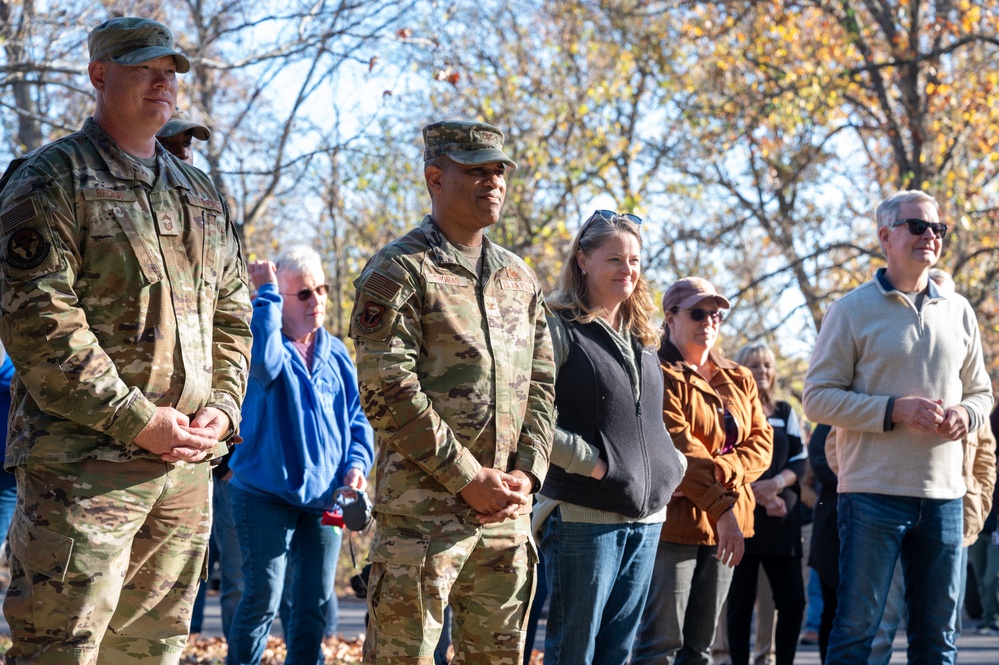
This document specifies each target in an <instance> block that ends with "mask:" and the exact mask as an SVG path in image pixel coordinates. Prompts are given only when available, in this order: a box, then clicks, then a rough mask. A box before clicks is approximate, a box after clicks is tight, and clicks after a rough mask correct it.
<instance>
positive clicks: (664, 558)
mask: <svg viewBox="0 0 999 665" xmlns="http://www.w3.org/2000/svg"><path fill="white" fill-rule="evenodd" d="M732 572H733V569H732V568H729V567H728V566H726V565H724V564H723V563H722V562H721V561H719V560H718V546H717V545H681V544H680V543H668V542H661V543H659V551H658V552H657V553H656V565H655V568H654V569H653V571H652V584H651V586H650V588H649V598H648V601H647V602H646V604H645V612H644V613H643V614H642V621H641V624H640V626H639V629H638V637H637V639H636V641H635V646H634V648H633V649H632V657H631V662H632V663H633V665H639V663H654V664H655V665H672V664H673V663H674V662H676V663H683V664H687V663H690V664H693V665H707V664H708V662H709V661H710V650H711V641H712V640H713V639H714V636H715V626H717V625H718V616H719V615H720V614H721V608H722V604H723V603H724V602H725V598H726V597H727V596H728V588H729V586H730V585H731V584H732Z"/></svg>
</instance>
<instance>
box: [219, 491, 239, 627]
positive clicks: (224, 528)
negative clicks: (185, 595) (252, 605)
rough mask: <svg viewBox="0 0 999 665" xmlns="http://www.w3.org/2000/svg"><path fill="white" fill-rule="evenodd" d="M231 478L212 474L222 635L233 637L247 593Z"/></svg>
mask: <svg viewBox="0 0 999 665" xmlns="http://www.w3.org/2000/svg"><path fill="white" fill-rule="evenodd" d="M229 494H230V487H229V481H228V480H220V479H218V478H215V477H212V540H213V541H214V542H215V547H216V548H217V549H218V556H219V572H220V573H221V585H220V588H221V596H220V599H219V600H220V603H221V605H222V636H223V637H225V638H226V640H228V639H229V630H230V628H231V627H232V618H233V617H234V616H236V607H237V606H238V605H239V599H240V598H241V597H242V596H243V571H242V565H243V555H242V554H241V553H240V550H239V537H238V536H237V535H236V525H235V523H234V522H233V520H232V501H231V499H230V497H229Z"/></svg>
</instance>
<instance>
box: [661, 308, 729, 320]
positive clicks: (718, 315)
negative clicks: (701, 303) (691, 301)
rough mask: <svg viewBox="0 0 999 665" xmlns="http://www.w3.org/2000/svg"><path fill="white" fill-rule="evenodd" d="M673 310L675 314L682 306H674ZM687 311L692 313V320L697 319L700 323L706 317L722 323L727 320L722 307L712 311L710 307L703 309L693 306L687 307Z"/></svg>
mask: <svg viewBox="0 0 999 665" xmlns="http://www.w3.org/2000/svg"><path fill="white" fill-rule="evenodd" d="M672 311H673V313H674V314H676V313H677V312H679V311H680V308H679V307H674V308H673V310H672ZM687 312H688V313H689V314H690V320H691V321H696V322H698V323H700V322H701V321H703V320H704V319H710V320H711V321H714V322H715V323H721V322H722V321H724V320H725V312H723V311H721V310H720V309H716V310H713V311H712V310H710V309H702V308H701V307H691V308H688V309H687Z"/></svg>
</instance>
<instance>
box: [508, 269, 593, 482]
mask: <svg viewBox="0 0 999 665" xmlns="http://www.w3.org/2000/svg"><path fill="white" fill-rule="evenodd" d="M535 301H536V304H537V310H536V312H535V321H534V358H533V359H532V362H531V387H530V390H529V391H528V396H527V415H526V417H525V418H524V425H523V427H522V428H521V433H520V439H519V441H518V444H517V463H516V465H515V467H514V468H515V469H518V470H520V471H523V472H524V473H526V474H527V475H529V476H530V477H531V478H533V479H534V487H533V491H534V492H537V491H539V490H540V489H541V486H542V485H543V484H544V482H545V476H546V475H547V474H548V464H549V461H550V459H551V450H552V438H553V436H554V433H555V355H554V349H553V346H552V337H551V334H550V332H549V329H548V321H547V319H546V313H547V309H548V308H547V305H545V301H544V296H543V295H542V294H541V291H540V289H539V290H538V292H537V295H536V298H535ZM594 464H595V462H594Z"/></svg>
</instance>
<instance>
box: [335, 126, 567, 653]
mask: <svg viewBox="0 0 999 665" xmlns="http://www.w3.org/2000/svg"><path fill="white" fill-rule="evenodd" d="M423 138H424V142H425V145H426V149H425V151H424V171H423V173H424V178H425V180H426V183H427V188H428V190H429V191H430V200H431V213H430V215H428V216H426V217H424V218H423V221H422V222H421V223H420V224H419V226H418V227H417V228H414V229H413V230H412V231H410V232H409V233H408V234H406V235H405V236H403V237H402V238H399V239H398V240H395V241H394V242H392V243H390V244H389V245H388V246H386V247H385V248H383V249H382V250H381V251H380V252H379V253H378V254H377V255H376V256H375V257H374V258H372V259H371V261H370V262H369V263H368V265H367V266H366V267H365V269H364V271H363V272H362V274H361V276H360V277H359V278H358V279H357V281H356V282H355V286H356V287H357V296H356V300H355V304H354V312H353V314H352V315H351V337H353V339H354V342H355V346H356V348H357V366H358V375H359V379H360V383H361V401H362V403H363V404H364V408H365V411H366V412H367V414H368V417H369V418H370V419H371V424H372V426H373V427H374V428H375V431H376V432H377V434H378V439H379V447H378V472H377V493H376V496H375V512H376V515H377V517H378V533H377V536H376V539H375V542H374V543H373V545H372V549H371V554H370V560H371V562H372V567H371V574H370V578H369V585H368V589H369V592H368V608H369V611H370V615H371V619H370V621H369V631H368V633H367V639H366V640H365V658H364V662H366V663H388V662H393V663H394V662H407V663H410V662H411V663H417V662H419V663H424V662H430V660H431V656H432V654H433V652H434V646H435V645H436V644H437V640H438V636H439V635H440V633H441V624H442V622H443V618H444V608H445V606H447V605H448V604H450V605H452V606H453V608H454V619H453V621H454V623H453V625H454V631H453V636H454V644H455V652H456V655H455V658H456V662H468V663H473V662H474V663H487V662H488V663H491V664H495V665H520V663H521V662H522V657H523V656H522V651H523V649H524V630H523V628H524V625H525V624H526V614H527V607H528V605H529V603H530V599H531V595H532V593H533V588H534V572H535V565H536V562H537V558H536V553H535V550H534V546H533V544H532V543H531V539H530V527H531V523H530V510H531V500H530V495H531V494H532V493H534V492H537V491H538V490H539V489H540V488H541V484H542V482H543V481H544V478H545V474H546V472H547V470H548V459H549V453H550V450H551V441H552V434H553V421H554V386H555V363H554V357H553V351H552V343H551V337H550V335H549V332H548V325H547V323H546V320H545V311H546V307H545V303H544V299H543V297H542V293H541V287H540V285H539V283H538V280H537V278H536V277H535V275H534V272H533V271H532V270H531V269H530V268H529V267H528V266H527V264H526V263H525V262H524V261H523V260H521V259H520V258H518V257H517V256H515V255H514V254H512V253H511V252H508V251H506V250H504V249H502V248H501V247H498V246H497V245H495V244H493V243H492V242H490V241H489V240H488V239H487V238H486V237H485V236H484V234H483V232H484V230H485V229H487V228H488V227H490V226H492V225H493V224H495V223H496V222H498V221H499V217H500V210H501V209H502V206H503V201H504V198H505V196H506V173H507V170H508V169H510V168H512V167H514V166H515V164H514V162H513V161H512V160H511V159H510V158H509V157H507V156H506V154H504V152H503V150H502V148H503V133H502V132H501V131H500V130H498V129H496V128H495V127H493V126H491V125H487V124H485V123H481V122H441V123H436V124H433V125H429V126H427V127H425V128H424V129H423ZM414 608H421V609H422V611H419V610H414Z"/></svg>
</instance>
